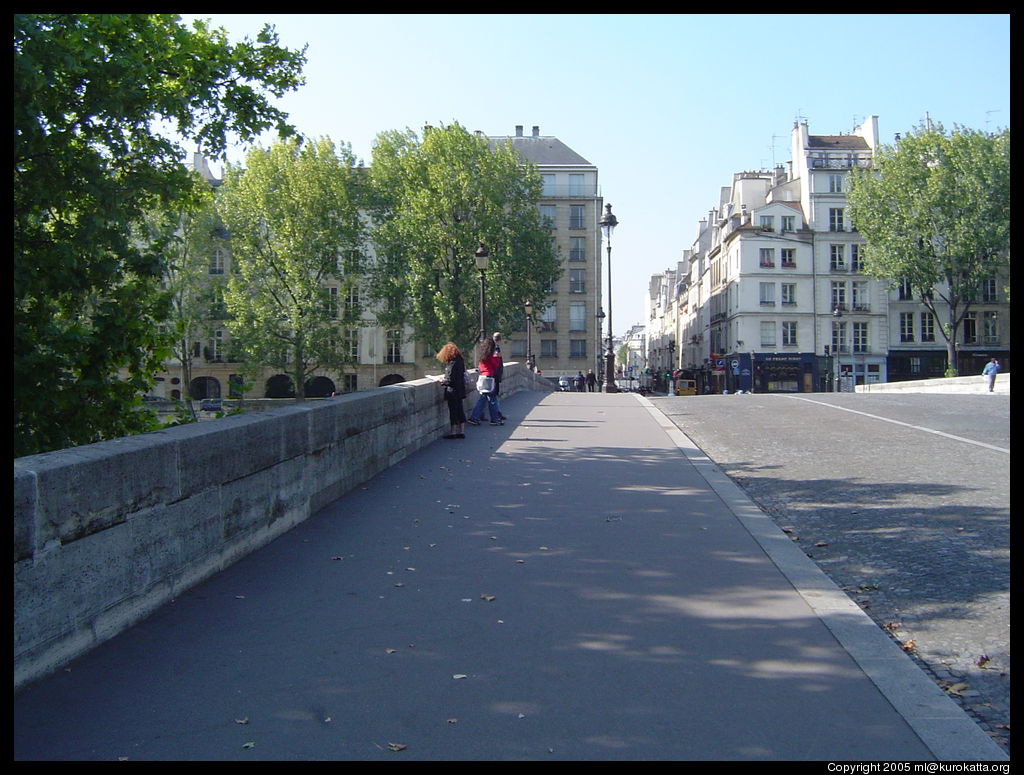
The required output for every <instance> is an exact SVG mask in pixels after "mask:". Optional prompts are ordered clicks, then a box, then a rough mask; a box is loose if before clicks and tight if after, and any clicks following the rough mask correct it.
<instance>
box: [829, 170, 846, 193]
mask: <svg viewBox="0 0 1024 775" xmlns="http://www.w3.org/2000/svg"><path fill="white" fill-rule="evenodd" d="M828 191H829V193H830V194H841V193H843V176H842V175H829V176H828Z"/></svg>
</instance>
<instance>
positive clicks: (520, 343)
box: [509, 339, 528, 358]
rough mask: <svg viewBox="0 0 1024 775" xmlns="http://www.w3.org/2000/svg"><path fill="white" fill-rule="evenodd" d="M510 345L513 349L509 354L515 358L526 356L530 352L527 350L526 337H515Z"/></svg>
mask: <svg viewBox="0 0 1024 775" xmlns="http://www.w3.org/2000/svg"><path fill="white" fill-rule="evenodd" d="M510 347H511V351H510V353H509V355H510V356H511V357H513V358H525V357H526V356H527V355H528V353H527V352H526V340H525V339H513V340H512V342H511V345H510Z"/></svg>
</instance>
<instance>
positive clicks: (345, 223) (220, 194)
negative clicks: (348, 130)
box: [216, 139, 364, 399]
mask: <svg viewBox="0 0 1024 775" xmlns="http://www.w3.org/2000/svg"><path fill="white" fill-rule="evenodd" d="M363 176H364V171H363V170H362V169H361V168H359V167H358V166H357V165H356V160H355V157H354V156H353V155H352V152H351V150H350V149H349V148H348V146H341V147H339V148H337V149H336V148H335V146H334V144H333V143H331V141H330V140H327V139H320V140H316V141H310V140H306V141H301V140H297V139H289V140H284V141H281V142H279V143H275V144H274V145H273V146H271V147H270V148H269V149H267V150H264V149H255V150H253V151H251V152H250V153H249V154H248V156H247V157H246V162H245V167H244V168H241V167H234V166H228V167H227V169H226V171H225V175H224V182H223V184H222V185H221V186H220V188H218V189H217V192H216V202H217V210H218V213H219V215H220V216H221V218H222V219H223V221H224V224H225V225H226V227H227V229H228V234H229V238H230V241H231V259H232V272H231V277H230V279H229V281H228V284H227V288H226V290H225V294H224V300H225V303H226V305H227V309H228V312H229V320H228V330H229V331H230V332H231V340H232V346H233V347H235V348H237V349H238V350H239V351H241V352H243V353H244V355H245V359H246V361H247V363H248V364H249V366H250V367H251V366H254V365H261V366H262V365H267V366H274V367H276V368H279V369H282V370H284V371H286V372H287V373H288V374H289V376H291V378H292V380H293V382H294V385H295V391H296V396H297V397H298V398H300V399H301V398H304V397H305V384H306V380H307V378H309V377H310V376H311V375H313V374H314V373H315V372H317V371H319V370H322V369H330V370H336V371H338V372H344V368H345V365H346V364H347V363H349V362H350V358H349V357H348V349H347V348H346V347H344V346H343V342H344V337H345V333H346V329H347V328H350V327H354V326H358V325H359V320H360V310H359V309H358V307H357V306H356V305H351V304H348V303H346V301H347V299H348V296H349V291H350V290H352V289H354V288H356V287H357V286H356V284H357V282H358V280H359V274H360V271H361V268H362V267H361V260H360V258H359V255H360V254H359V250H360V248H361V247H362V244H363V223H362V220H361V216H360V213H359V201H360V194H359V191H360V187H361V183H362V178H363Z"/></svg>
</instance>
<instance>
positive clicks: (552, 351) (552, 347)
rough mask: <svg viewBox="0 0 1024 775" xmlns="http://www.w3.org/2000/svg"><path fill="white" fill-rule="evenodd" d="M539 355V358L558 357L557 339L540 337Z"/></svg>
mask: <svg viewBox="0 0 1024 775" xmlns="http://www.w3.org/2000/svg"><path fill="white" fill-rule="evenodd" d="M540 357H541V358H557V357H558V340H557V339H541V340H540Z"/></svg>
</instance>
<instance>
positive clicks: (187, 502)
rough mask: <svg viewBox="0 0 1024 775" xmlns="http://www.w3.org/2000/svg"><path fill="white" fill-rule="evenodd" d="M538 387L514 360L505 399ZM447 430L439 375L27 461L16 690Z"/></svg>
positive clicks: (18, 464)
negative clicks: (435, 378) (437, 379)
mask: <svg viewBox="0 0 1024 775" xmlns="http://www.w3.org/2000/svg"><path fill="white" fill-rule="evenodd" d="M524 389H529V390H550V389H551V388H550V384H549V383H547V381H546V380H543V379H541V378H539V377H537V376H536V375H534V374H532V373H531V372H529V371H528V370H527V369H526V368H525V366H524V365H520V364H514V363H509V364H507V365H506V369H505V380H504V381H503V383H502V395H503V396H507V395H511V394H513V393H515V392H518V391H520V390H524ZM476 398H477V394H476V393H475V392H474V393H471V394H470V395H469V396H468V397H467V398H466V405H467V413H468V411H469V409H470V408H471V407H472V404H473V403H474V402H475V400H476ZM447 428H448V410H447V405H446V404H445V403H444V401H443V395H442V388H441V386H440V385H439V384H438V383H437V381H436V380H434V379H429V378H428V379H420V380H415V381H412V382H404V383H400V384H397V385H390V386H388V387H382V388H376V389H374V390H369V391H365V392H359V393H349V394H346V395H342V396H338V397H336V398H331V399H324V400H320V401H310V402H308V403H299V404H295V405H291V406H283V407H279V408H275V409H271V410H267V411H261V412H255V413H251V414H241V415H233V416H228V417H224V418H222V419H220V420H217V421H211V422H204V423H192V424H188V425H182V426H178V427H174V428H168V429H165V430H161V431H155V432H152V433H145V434H140V435H138V436H129V437H125V438H122V439H116V440H112V441H105V442H100V443H98V444H90V445H86V446H82V447H75V448H72V449H67V450H60V451H57V452H49V453H45V454H41V455H31V456H28V457H23V458H18V459H16V460H15V461H14V668H15V670H14V685H15V689H17V688H19V687H20V686H22V685H24V684H25V683H27V682H29V681H32V680H34V679H36V678H39V677H41V676H43V675H46V674H48V673H50V672H52V671H53V670H55V669H57V668H58V667H60V666H61V665H63V664H66V663H67V662H68V661H70V660H71V659H73V658H75V657H76V656H79V655H81V654H82V653H84V652H86V651H88V650H89V649H91V648H93V647H94V646H96V645H98V644H100V643H102V642H103V641H105V640H107V639H109V638H111V637H113V636H114V635H116V634H117V633H119V632H121V631H122V630H124V629H125V628H127V627H129V626H131V625H132V624H134V623H135V622H137V621H140V620H141V619H143V618H144V617H146V616H147V615H149V614H150V613H152V612H153V611H154V610H156V609H157V608H158V607H160V606H161V605H163V604H165V603H167V602H168V601H170V600H172V599H173V598H175V597H177V596H178V595H180V594H181V593H182V592H184V591H185V590H187V589H189V588H190V587H193V586H195V585H196V584H198V583H200V582H201V581H203V580H204V579H206V578H208V577H209V576H211V575H213V574H215V573H217V572H218V571H220V570H222V569H223V568H225V567H227V566H228V565H230V564H231V563H233V562H235V561H236V560H238V559H240V558H241V557H243V556H245V555H246V554H248V553H250V552H252V551H254V550H255V549H258V548H259V547H261V546H263V545H265V544H267V543H268V542H270V541H272V540H273V539H274V538H276V537H277V536H279V535H281V534H282V533H284V532H285V531H287V530H289V529H290V528H292V527H294V526H295V525H297V524H298V523H300V522H302V521H303V520H305V519H306V518H308V517H309V516H311V515H312V514H314V513H316V512H317V511H319V510H320V509H321V508H323V507H324V506H326V505H327V504H329V503H331V502H332V501H334V500H337V499H338V498H339V497H341V496H342V495H344V493H345V492H347V491H348V490H350V489H352V488H353V487H355V486H357V485H359V484H360V483H362V482H365V481H367V480H368V479H370V478H371V477H373V476H374V475H375V474H377V473H379V472H380V471H383V470H384V469H386V468H388V467H389V466H391V465H394V464H395V463H397V462H398V461H400V460H402V459H403V458H405V457H407V456H409V455H410V454H412V453H414V452H416V451H417V450H418V449H420V448H422V447H424V446H425V445H427V444H430V443H431V442H433V441H434V440H435V439H437V438H438V437H439V436H440V435H441V434H442V433H444V432H445V431H446V430H447Z"/></svg>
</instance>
